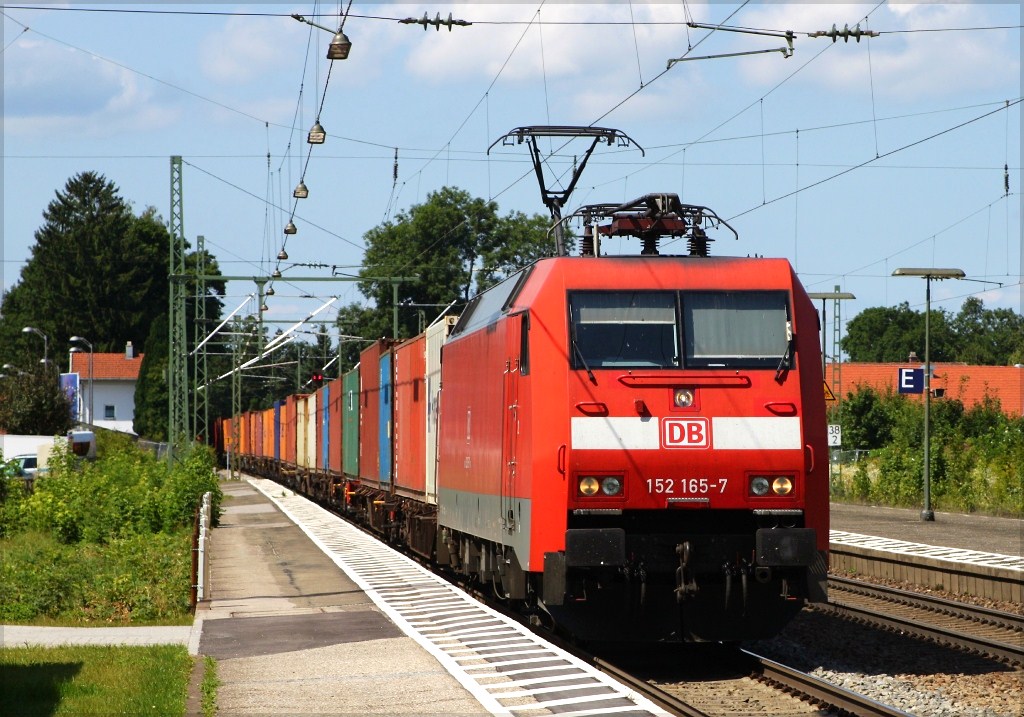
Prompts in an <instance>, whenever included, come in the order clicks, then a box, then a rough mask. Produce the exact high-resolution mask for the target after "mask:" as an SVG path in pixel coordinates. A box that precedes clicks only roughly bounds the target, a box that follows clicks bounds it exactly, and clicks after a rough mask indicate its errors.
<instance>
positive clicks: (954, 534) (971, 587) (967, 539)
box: [829, 503, 1024, 611]
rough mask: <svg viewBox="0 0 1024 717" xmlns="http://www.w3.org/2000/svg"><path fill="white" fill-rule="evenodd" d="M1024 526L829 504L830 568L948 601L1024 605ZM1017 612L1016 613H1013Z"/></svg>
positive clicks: (1016, 522) (986, 519)
mask: <svg viewBox="0 0 1024 717" xmlns="http://www.w3.org/2000/svg"><path fill="white" fill-rule="evenodd" d="M1022 528H1024V521H1021V520H1019V519H1013V518H994V517H988V516H982V515H961V514H956V513H935V520H934V521H925V520H921V513H920V511H918V510H912V509H911V510H908V509H901V508H884V507H879V506H866V505H848V504H839V503H833V504H832V506H831V532H830V536H829V569H830V571H831V572H833V573H835V574H839V575H843V574H854V575H863V576H868V577H874V578H882V579H886V580H894V581H896V582H902V583H911V584H914V585H919V586H924V587H928V588H932V589H935V590H940V591H943V592H948V593H951V594H953V595H965V596H972V597H975V598H982V599H986V600H994V601H997V602H999V603H1006V604H1008V605H1010V606H1019V605H1021V604H1022V603H1024V557H1022V550H1021V547H1022V545H1024V533H1022ZM1014 611H1016V608H1014Z"/></svg>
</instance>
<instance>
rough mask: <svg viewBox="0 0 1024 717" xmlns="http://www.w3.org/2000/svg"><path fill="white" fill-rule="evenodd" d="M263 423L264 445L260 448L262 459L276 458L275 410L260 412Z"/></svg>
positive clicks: (269, 409)
mask: <svg viewBox="0 0 1024 717" xmlns="http://www.w3.org/2000/svg"><path fill="white" fill-rule="evenodd" d="M260 414H261V416H262V419H261V420H262V421H263V445H262V446H261V447H260V453H259V456H260V458H269V459H273V457H274V409H273V408H268V409H266V410H264V411H260Z"/></svg>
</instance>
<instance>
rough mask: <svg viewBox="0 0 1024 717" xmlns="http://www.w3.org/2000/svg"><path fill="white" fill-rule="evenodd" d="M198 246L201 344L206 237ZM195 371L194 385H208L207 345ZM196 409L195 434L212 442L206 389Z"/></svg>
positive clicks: (197, 313)
mask: <svg viewBox="0 0 1024 717" xmlns="http://www.w3.org/2000/svg"><path fill="white" fill-rule="evenodd" d="M196 248H197V251H198V252H199V262H198V264H197V266H196V270H197V271H198V272H199V277H200V278H197V279H196V305H195V311H194V314H195V325H194V330H193V338H194V342H195V345H196V346H199V344H200V342H201V341H202V340H203V339H204V338H205V336H206V279H205V276H206V237H204V236H199V237H197V239H196ZM194 362H195V363H194V364H193V368H194V372H193V375H194V377H195V379H194V381H193V382H192V385H193V386H205V385H206V368H207V365H206V345H205V344H203V346H202V347H201V348H200V349H199V353H197V354H196V356H195V359H194ZM195 397H196V411H195V436H196V437H200V436H201V437H202V441H203V443H209V442H210V400H209V397H208V396H207V392H206V391H196V393H195Z"/></svg>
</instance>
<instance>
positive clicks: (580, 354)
mask: <svg viewBox="0 0 1024 717" xmlns="http://www.w3.org/2000/svg"><path fill="white" fill-rule="evenodd" d="M569 343H571V344H572V349H573V351H575V352H576V355H577V356H578V357H579V359H580V363H581V364H583V368H585V369H586V370H587V377H588V378H590V382H591V383H592V384H594V385H595V386H596V385H597V378H596V377H595V376H594V372H593V371H591V370H590V366H588V365H587V360H586V359H585V358H583V352H582V351H580V347H579V344H577V343H576V337H575V336H572V337H570V339H569Z"/></svg>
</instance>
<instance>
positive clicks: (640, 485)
mask: <svg viewBox="0 0 1024 717" xmlns="http://www.w3.org/2000/svg"><path fill="white" fill-rule="evenodd" d="M581 211H582V212H583V214H584V216H586V217H587V218H589V219H593V218H594V217H601V216H605V217H609V218H611V222H610V224H608V225H606V226H604V227H598V236H600V234H602V233H604V234H637V235H639V236H641V237H642V238H643V240H644V254H643V255H641V256H616V257H608V256H600V247H599V245H598V243H597V241H596V240H595V238H594V236H593V234H592V232H590V233H589V235H588V236H585V238H584V246H583V254H584V255H583V256H577V257H569V256H561V257H555V258H550V259H544V260H541V261H538V262H536V263H535V264H533V265H532V266H530V267H529V268H527V269H525V270H523V271H522V272H520V273H518V274H516V275H514V276H512V277H510V278H509V279H507V280H506V281H504V282H503V283H501V284H499V285H498V286H495V287H494V288H492V289H490V290H489V291H487V292H485V293H483V294H481V295H480V296H478V297H477V298H476V299H475V300H473V302H472V303H471V304H470V305H469V306H468V308H467V309H466V311H465V313H464V314H463V315H462V317H461V318H460V320H459V322H458V324H457V325H456V326H455V328H454V330H453V331H452V334H451V336H450V338H449V339H448V341H447V343H446V344H445V346H444V353H443V360H442V370H441V380H442V391H441V411H440V414H441V416H440V430H439V433H440V440H439V444H438V446H439V447H438V450H439V463H438V509H439V511H438V526H439V529H440V534H439V539H438V546H437V548H438V559H439V560H440V561H442V562H447V563H449V564H450V565H452V566H453V567H455V568H456V569H457V570H460V571H463V572H466V573H471V574H476V575H478V576H479V577H480V578H481V579H482V580H489V581H493V582H494V584H495V585H496V586H497V588H498V590H499V591H500V592H501V593H502V594H504V595H505V596H507V597H509V598H511V599H516V600H524V601H527V602H530V603H534V604H535V605H536V606H537V607H538V608H540V609H541V610H542V611H544V612H545V613H547V614H548V615H549V616H550V618H551V620H552V621H553V622H554V623H555V624H556V625H559V626H560V627H562V628H563V629H565V630H567V631H568V632H570V633H572V634H573V635H575V636H577V637H579V638H580V639H601V640H609V639H612V640H614V639H631V640H641V641H650V640H740V639H750V638H758V637H762V636H768V635H772V634H774V633H776V632H777V631H778V630H779V629H780V628H781V627H782V626H783V625H784V624H785V623H786V621H788V620H789V619H790V618H791V617H792V616H793V615H794V614H795V613H796V612H797V611H798V610H799V609H800V608H801V606H802V605H803V604H804V602H805V601H807V600H810V601H820V600H824V599H825V579H826V569H827V548H828V526H829V523H828V466H827V454H826V450H827V448H826V434H825V406H824V395H823V390H822V374H821V354H820V352H819V349H818V323H817V315H816V313H815V310H814V308H813V306H812V303H811V301H810V300H809V299H808V297H807V295H806V293H805V292H804V289H803V287H802V286H801V285H800V283H799V281H798V280H797V278H796V276H795V274H794V272H793V270H792V268H791V267H790V266H789V263H788V262H786V261H785V260H782V259H761V258H747V259H744V258H712V257H708V256H707V251H706V248H707V241H709V239H708V238H707V234H706V232H705V229H706V228H708V225H714V226H721V224H723V222H721V220H719V219H718V218H717V217H716V216H715V215H714V214H713V213H711V212H710V211H709V210H707V209H705V208H702V207H691V206H687V205H682V204H680V203H679V201H678V199H677V198H676V197H674V196H672V195H658V196H653V197H644V198H641V199H640V200H638V201H637V202H634V203H631V204H630V205H626V206H622V207H615V208H612V207H590V208H585V209H583V210H581ZM588 227H589V224H588ZM666 234H668V235H676V236H685V237H687V238H688V239H689V242H690V248H691V254H690V255H689V256H662V255H659V253H658V244H657V238H658V237H659V236H664V235H666Z"/></svg>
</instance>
